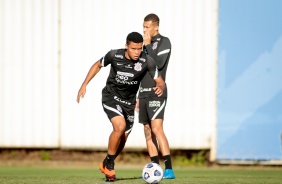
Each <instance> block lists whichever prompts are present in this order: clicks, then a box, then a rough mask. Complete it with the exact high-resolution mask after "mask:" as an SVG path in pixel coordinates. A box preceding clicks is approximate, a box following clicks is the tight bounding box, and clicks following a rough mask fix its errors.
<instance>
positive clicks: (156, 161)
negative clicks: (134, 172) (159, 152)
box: [150, 156, 160, 164]
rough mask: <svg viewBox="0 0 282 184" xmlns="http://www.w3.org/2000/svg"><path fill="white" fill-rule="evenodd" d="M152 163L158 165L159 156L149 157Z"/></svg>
mask: <svg viewBox="0 0 282 184" xmlns="http://www.w3.org/2000/svg"><path fill="white" fill-rule="evenodd" d="M150 158H151V162H152V163H157V164H160V160H159V156H153V157H150Z"/></svg>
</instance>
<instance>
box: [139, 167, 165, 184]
mask: <svg viewBox="0 0 282 184" xmlns="http://www.w3.org/2000/svg"><path fill="white" fill-rule="evenodd" d="M142 178H143V180H144V181H146V182H147V183H159V182H160V181H161V180H162V179H163V169H162V167H161V166H160V165H159V164H156V163H149V164H146V165H145V166H144V168H143V172H142Z"/></svg>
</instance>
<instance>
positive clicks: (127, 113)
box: [102, 99, 135, 133]
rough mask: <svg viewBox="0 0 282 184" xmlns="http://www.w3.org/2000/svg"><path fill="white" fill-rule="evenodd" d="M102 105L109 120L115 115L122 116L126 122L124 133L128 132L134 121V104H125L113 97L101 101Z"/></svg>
mask: <svg viewBox="0 0 282 184" xmlns="http://www.w3.org/2000/svg"><path fill="white" fill-rule="evenodd" d="M102 105H103V108H104V111H105V113H106V114H107V116H108V118H109V120H111V119H112V118H113V117H115V116H123V117H124V119H125V122H126V129H125V133H130V132H131V130H132V127H133V123H134V109H135V104H133V105H125V104H123V103H121V102H118V101H116V100H114V99H112V100H105V101H102Z"/></svg>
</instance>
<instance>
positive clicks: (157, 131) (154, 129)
mask: <svg viewBox="0 0 282 184" xmlns="http://www.w3.org/2000/svg"><path fill="white" fill-rule="evenodd" d="M152 132H153V133H154V134H155V135H156V136H157V135H161V134H164V131H163V128H162V127H161V126H156V127H152Z"/></svg>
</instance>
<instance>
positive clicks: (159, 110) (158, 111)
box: [151, 101, 165, 120]
mask: <svg viewBox="0 0 282 184" xmlns="http://www.w3.org/2000/svg"><path fill="white" fill-rule="evenodd" d="M164 106H165V101H164V103H163V104H162V106H161V107H160V108H159V109H158V110H157V112H156V113H155V114H154V116H153V117H152V119H151V120H154V119H155V118H156V116H157V115H158V114H159V113H160V112H161V110H163V108H164Z"/></svg>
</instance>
